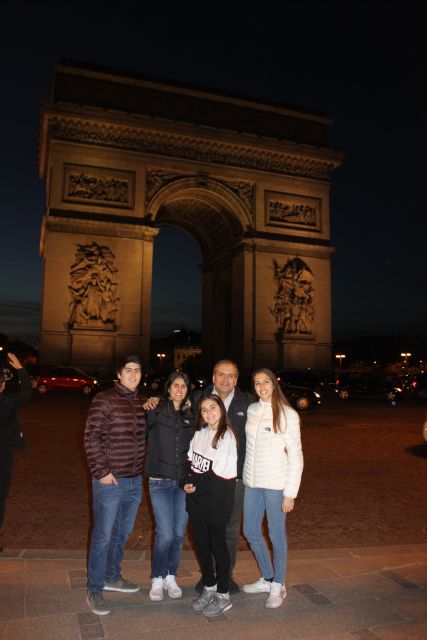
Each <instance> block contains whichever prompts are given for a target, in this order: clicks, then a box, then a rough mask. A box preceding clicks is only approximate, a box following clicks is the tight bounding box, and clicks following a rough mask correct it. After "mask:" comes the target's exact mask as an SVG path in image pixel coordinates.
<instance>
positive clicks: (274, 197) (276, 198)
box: [265, 191, 322, 232]
mask: <svg viewBox="0 0 427 640" xmlns="http://www.w3.org/2000/svg"><path fill="white" fill-rule="evenodd" d="M265 213H266V221H265V223H266V226H268V227H284V228H293V229H305V230H306V231H316V232H320V231H321V230H322V203H321V200H320V198H312V197H308V196H300V195H296V194H292V193H278V192H275V191H266V194H265Z"/></svg>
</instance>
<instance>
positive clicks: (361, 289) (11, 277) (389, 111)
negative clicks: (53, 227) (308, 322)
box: [0, 0, 427, 339]
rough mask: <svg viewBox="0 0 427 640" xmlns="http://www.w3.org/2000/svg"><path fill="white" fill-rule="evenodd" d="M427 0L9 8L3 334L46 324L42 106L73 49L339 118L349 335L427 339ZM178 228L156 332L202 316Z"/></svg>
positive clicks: (340, 239)
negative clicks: (42, 308)
mask: <svg viewBox="0 0 427 640" xmlns="http://www.w3.org/2000/svg"><path fill="white" fill-rule="evenodd" d="M153 4H154V3H153ZM424 4H425V3H423V2H412V1H411V0H407V1H405V2H391V1H390V2H383V1H379V2H373V1H371V2H366V3H365V2H362V1H359V2H346V1H345V0H342V1H341V2H321V1H320V0H319V1H318V2H316V3H313V2H309V1H304V0H299V1H298V0H295V1H293V2H288V1H286V0H281V2H268V1H264V2H252V1H250V0H247V1H246V2H244V3H240V2H231V3H228V4H227V5H225V4H224V5H223V4H221V3H217V2H216V3H211V2H200V1H199V2H198V3H189V2H176V1H175V2H158V3H157V4H156V8H153V7H152V5H151V3H150V4H149V3H145V2H143V1H142V2H141V1H140V2H135V3H131V2H120V3H117V4H110V3H108V2H84V3H83V2H78V1H74V2H62V3H61V2H55V3H53V2H52V3H51V2H43V3H42V2H32V3H22V2H16V3H15V4H14V5H13V7H12V6H11V3H9V7H8V8H6V9H5V8H3V9H2V27H3V28H2V38H1V44H0V47H1V54H2V57H1V59H2V85H1V86H2V97H1V100H0V108H1V110H2V113H1V123H2V137H1V139H2V171H1V196H2V197H1V210H2V218H1V221H2V225H1V236H0V250H1V259H2V260H1V264H2V268H1V270H0V332H5V333H7V334H8V335H9V336H10V337H24V338H26V339H30V338H31V337H32V336H33V337H34V336H36V334H37V329H38V313H39V303H40V289H41V271H42V265H41V260H40V257H39V254H38V244H39V235H40V223H41V217H42V215H43V213H44V184H43V183H41V182H40V181H39V180H38V177H37V146H38V125H39V106H40V102H41V101H42V100H44V99H47V98H49V95H50V90H51V82H52V72H53V67H54V65H55V64H56V63H57V62H59V60H60V59H61V58H68V59H74V60H79V61H86V62H90V63H94V64H98V65H102V66H105V67H114V68H118V69H128V70H130V71H138V72H142V73H146V74H148V75H150V76H154V77H157V78H162V79H166V80H167V79H170V80H172V81H176V82H181V83H189V84H195V85H199V86H201V87H205V88H213V89H216V90H218V91H220V92H221V91H224V92H234V93H237V94H241V95H243V96H247V97H249V98H258V99H259V98H261V99H263V100H265V101H267V102H268V101H273V102H281V103H284V104H287V105H290V106H296V107H301V108H303V109H306V110H307V111H315V112H319V111H320V112H322V113H325V114H326V115H328V116H330V117H332V118H333V119H334V126H333V128H332V133H331V146H332V147H334V148H336V149H340V150H342V151H343V152H344V153H345V160H344V164H343V166H342V167H341V168H340V169H338V170H337V171H336V172H335V174H334V177H333V186H332V192H331V212H332V214H331V216H332V244H333V245H334V246H335V247H336V253H335V254H334V257H333V318H334V320H333V327H334V337H335V338H342V337H352V336H359V335H364V334H370V335H373V334H397V333H408V334H409V333H412V334H421V335H426V334H427V295H426V275H425V274H426V266H425V265H426V254H427V251H426V244H427V243H426V231H427V224H426V216H427V211H426V205H425V202H426V198H425V195H424V190H425V188H426V184H427V180H426V162H425V149H426V142H427V141H426V135H425V134H426V120H425V118H426V101H425V97H424V93H425V84H426V77H427V69H426V18H427V14H426V11H425V9H424V8H423V6H424ZM177 234H178V235H179V238H183V237H184V234H183V232H180V231H175V230H172V229H164V230H162V231H161V233H160V235H159V239H158V241H156V256H155V275H154V290H155V299H154V303H153V309H154V311H153V329H154V333H157V334H159V333H160V334H161V333H163V332H164V331H168V330H170V329H171V328H173V326H174V325H176V324H178V323H180V322H181V321H183V322H184V323H185V324H186V325H187V326H190V327H191V328H195V329H197V328H198V326H199V323H200V317H199V311H200V276H199V271H198V269H197V265H198V264H199V263H200V260H201V256H200V251H199V249H198V247H197V245H196V243H195V241H193V240H192V239H191V238H189V237H188V236H185V244H184V243H183V241H181V240H180V242H179V243H178V244H177V242H176V241H174V239H176V236H177ZM166 256H167V258H166ZM176 264H179V269H178V270H177V269H176V268H175V265H176ZM171 265H174V266H173V268H171Z"/></svg>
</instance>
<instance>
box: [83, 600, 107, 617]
mask: <svg viewBox="0 0 427 640" xmlns="http://www.w3.org/2000/svg"><path fill="white" fill-rule="evenodd" d="M86 604H87V606H88V607H89V609H90V610H91V611H92V613H94V614H95V615H96V616H108V615H109V614H110V613H111V611H110V610H109V609H107V611H100V610H99V609H94V608H93V607H92V605H91V604H90V603H89V600H88V599H87V598H86Z"/></svg>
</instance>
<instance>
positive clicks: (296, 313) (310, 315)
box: [270, 258, 314, 336]
mask: <svg viewBox="0 0 427 640" xmlns="http://www.w3.org/2000/svg"><path fill="white" fill-rule="evenodd" d="M273 269H274V275H273V280H274V289H275V290H274V298H273V306H272V307H270V313H271V314H272V315H273V317H274V320H275V321H276V326H277V335H278V336H283V335H286V334H288V335H309V334H311V333H312V332H313V322H314V303H313V298H314V286H313V283H314V274H313V272H312V270H311V269H310V267H309V266H308V265H307V264H306V263H305V262H304V260H301V258H293V259H291V260H288V261H287V262H286V263H285V264H283V265H279V263H278V262H277V260H273Z"/></svg>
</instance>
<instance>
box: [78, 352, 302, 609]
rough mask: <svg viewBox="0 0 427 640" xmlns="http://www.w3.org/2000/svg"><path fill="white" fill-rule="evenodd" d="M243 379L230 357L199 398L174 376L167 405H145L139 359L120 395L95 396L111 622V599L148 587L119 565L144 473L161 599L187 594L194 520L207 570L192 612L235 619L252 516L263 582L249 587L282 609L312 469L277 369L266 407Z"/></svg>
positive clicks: (91, 586)
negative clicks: (183, 576) (184, 580)
mask: <svg viewBox="0 0 427 640" xmlns="http://www.w3.org/2000/svg"><path fill="white" fill-rule="evenodd" d="M238 375H239V372H238V368H237V365H236V363H234V362H232V361H231V360H220V361H219V362H217V364H216V365H215V367H214V370H213V375H212V383H211V384H210V385H209V387H208V388H207V389H206V390H204V391H203V392H202V391H197V392H194V393H191V384H190V380H189V378H188V376H187V375H186V374H185V373H181V372H177V371H175V372H173V373H171V375H170V376H169V378H168V379H167V381H166V383H165V388H164V393H163V396H162V397H161V398H160V401H158V399H154V398H151V399H149V400H148V401H145V400H144V398H142V397H141V395H140V393H139V391H138V386H139V383H140V380H141V362H140V360H139V358H138V357H137V356H129V357H127V358H126V359H125V360H124V362H122V363H120V365H119V366H118V367H117V377H118V381H117V382H116V383H115V384H114V387H113V388H112V389H110V390H108V391H105V392H101V393H99V394H98V395H97V396H96V397H95V398H94V400H93V402H92V405H91V408H90V410H89V414H88V418H87V424H86V431H85V449H86V454H87V459H88V464H89V467H90V471H91V474H92V488H93V529H92V537H91V544H90V551H89V562H88V595H87V599H86V601H87V604H88V606H89V608H90V609H91V610H92V611H93V612H94V613H95V614H98V615H107V614H109V613H110V609H109V607H108V603H107V602H106V600H105V598H104V593H105V592H106V591H119V592H122V593H134V592H137V591H139V589H140V587H139V585H137V584H134V583H132V582H130V581H129V580H127V579H126V578H124V577H123V576H122V574H121V560H122V557H123V552H124V548H125V545H126V541H127V538H128V536H129V534H130V532H131V531H132V529H133V526H134V523H135V518H136V514H137V511H138V507H139V504H140V502H141V499H142V480H141V475H142V473H144V472H145V474H146V475H147V476H148V478H149V480H148V483H149V494H150V500H151V505H152V509H153V514H154V519H155V541H154V547H153V553H152V571H151V586H150V592H149V597H150V599H151V600H152V601H154V602H156V601H161V600H163V598H164V597H165V596H168V597H169V598H180V597H181V596H182V590H181V588H180V586H179V585H178V583H177V579H176V577H177V573H178V567H179V561H180V556H181V548H182V544H183V540H184V536H185V533H186V529H187V523H188V520H189V521H190V525H191V529H192V540H193V543H194V547H195V551H196V554H197V558H198V561H199V564H200V569H201V579H200V581H199V582H198V583H197V584H196V586H195V589H196V593H197V596H198V597H197V598H196V599H195V600H194V602H193V604H192V606H193V609H194V610H195V611H200V612H201V613H202V614H203V615H205V616H207V617H215V616H219V615H221V614H222V613H224V612H225V611H228V610H229V609H230V608H231V607H232V600H231V597H230V594H233V593H237V592H238V591H239V590H240V588H239V586H238V585H237V584H236V582H235V580H234V579H233V570H234V567H235V563H236V554H237V549H238V543H239V536H240V527H241V519H242V513H243V533H244V536H245V538H246V539H247V541H248V542H249V545H250V547H251V550H252V552H253V553H254V556H255V558H256V561H257V563H258V567H259V570H260V576H259V577H258V578H257V579H256V580H255V581H254V582H253V583H251V584H245V585H244V586H243V587H242V589H243V591H245V592H246V593H265V594H266V600H265V606H266V607H267V608H276V607H279V606H280V605H281V604H282V603H283V600H284V598H285V597H286V587H285V575H286V564H287V540H286V517H287V514H288V513H290V512H291V511H292V510H293V508H294V500H295V498H296V497H297V493H298V489H299V485H300V481H301V474H302V469H303V455H302V449H301V438H300V422H299V416H298V414H297V413H296V412H295V411H294V409H292V407H291V406H290V405H289V403H288V402H287V400H286V398H285V397H284V396H283V393H282V391H281V389H280V386H279V385H278V383H277V380H276V378H275V376H274V374H273V373H272V372H271V371H270V370H268V369H258V370H256V371H254V372H253V374H252V381H253V387H254V391H255V394H256V396H257V400H255V397H254V396H252V395H251V394H249V393H244V392H242V391H241V390H240V389H239V388H238V386H237V382H238ZM265 515H266V517H267V522H268V532H269V537H270V542H271V546H272V549H273V554H272V558H271V556H270V552H269V549H268V546H267V543H266V540H265V538H264V535H263V529H262V523H263V520H264V516H265Z"/></svg>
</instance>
